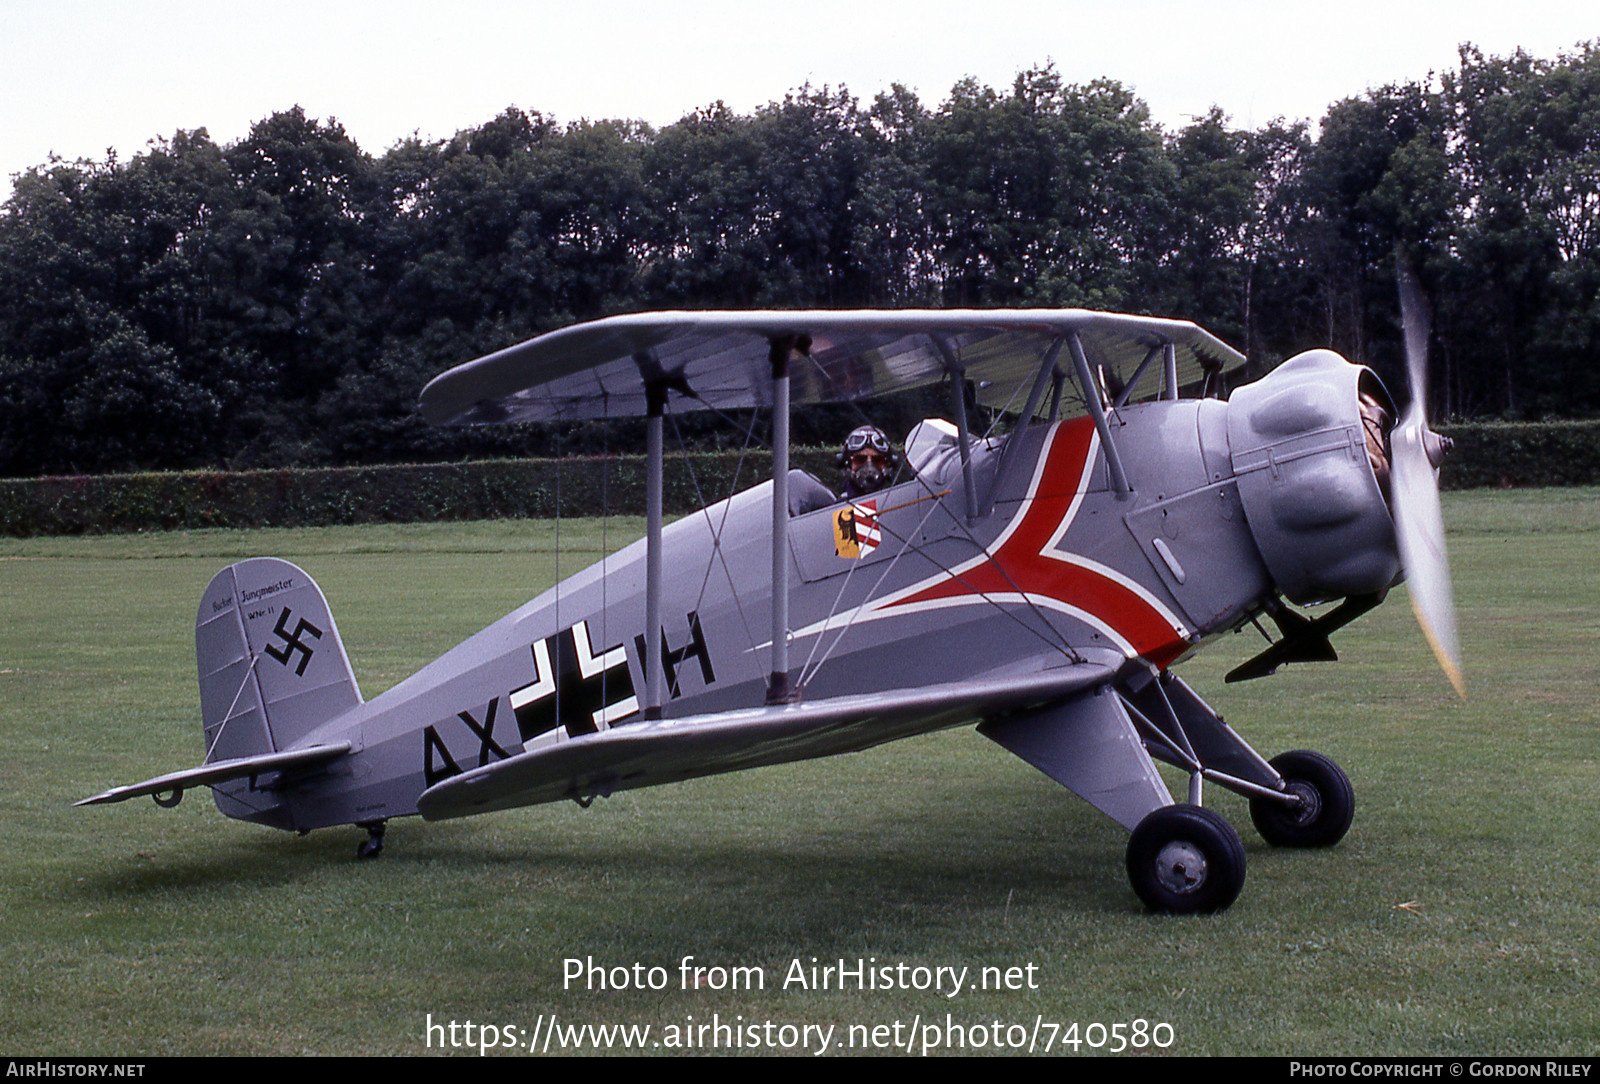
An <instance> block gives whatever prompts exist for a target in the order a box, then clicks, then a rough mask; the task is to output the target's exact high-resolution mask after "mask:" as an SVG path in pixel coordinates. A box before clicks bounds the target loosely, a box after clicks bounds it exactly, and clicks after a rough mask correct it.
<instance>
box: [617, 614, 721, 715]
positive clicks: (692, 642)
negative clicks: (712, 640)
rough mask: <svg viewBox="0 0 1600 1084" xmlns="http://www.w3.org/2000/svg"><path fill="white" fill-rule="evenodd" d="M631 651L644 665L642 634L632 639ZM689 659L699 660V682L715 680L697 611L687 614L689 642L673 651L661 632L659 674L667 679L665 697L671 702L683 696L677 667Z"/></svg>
mask: <svg viewBox="0 0 1600 1084" xmlns="http://www.w3.org/2000/svg"><path fill="white" fill-rule="evenodd" d="M633 649H634V651H635V652H636V653H637V654H638V656H639V664H640V665H641V666H643V665H644V633H642V632H641V633H640V634H639V635H637V636H635V637H634V638H633ZM689 659H698V660H700V680H701V681H704V682H705V683H706V684H707V685H710V684H712V683H714V682H715V681H716V680H717V674H716V671H714V670H712V669H711V649H710V648H708V647H706V634H705V633H704V632H703V631H701V629H700V614H699V612H698V611H695V610H691V611H690V612H689V642H688V643H686V644H684V645H683V646H682V647H680V648H678V649H677V650H676V651H674V650H673V649H672V648H670V647H668V646H667V630H666V629H665V628H663V629H662V630H661V672H662V675H663V676H664V677H665V678H666V679H667V690H668V693H667V695H668V696H670V697H671V698H672V699H673V700H676V699H678V697H680V696H682V695H683V689H682V688H681V687H680V686H679V684H678V667H680V666H682V665H683V664H684V663H685V662H686V661H687V660H689Z"/></svg>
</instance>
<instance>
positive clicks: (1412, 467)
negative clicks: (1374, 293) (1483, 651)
mask: <svg viewBox="0 0 1600 1084" xmlns="http://www.w3.org/2000/svg"><path fill="white" fill-rule="evenodd" d="M1395 262H1396V268H1397V271H1398V277H1399V280H1400V318H1401V322H1402V324H1403V327H1404V331H1405V339H1406V377H1407V383H1408V384H1409V385H1410V387H1411V402H1410V404H1409V405H1408V406H1407V407H1406V409H1405V412H1404V413H1403V414H1401V416H1400V421H1399V422H1398V423H1397V424H1396V425H1395V427H1394V430H1393V431H1392V432H1391V433H1390V436H1389V443H1390V470H1391V474H1390V486H1391V488H1392V491H1393V495H1394V503H1393V507H1394V521H1395V536H1396V538H1397V539H1398V541H1399V543H1400V565H1401V567H1402V568H1404V569H1405V575H1406V584H1407V586H1408V588H1409V591H1410V595H1411V609H1412V610H1413V611H1414V612H1415V613H1416V615H1417V623H1418V624H1420V625H1421V626H1422V632H1423V635H1424V636H1426V637H1427V638H1428V645H1429V646H1430V647H1432V648H1433V653H1434V655H1435V656H1436V657H1437V658H1438V660H1439V665H1440V666H1441V667H1442V668H1443V669H1444V672H1445V676H1447V677H1448V678H1449V679H1450V684H1451V685H1453V686H1455V690H1456V695H1457V696H1459V697H1461V698H1462V699H1466V695H1467V694H1466V689H1465V687H1464V686H1463V684H1462V680H1461V649H1460V646H1459V645H1458V644H1457V642H1456V608H1455V602H1454V600H1453V599H1452V597H1451V590H1450V561H1449V558H1448V556H1447V555H1446V554H1445V547H1444V517H1443V516H1442V514H1441V513H1440V510H1439V477H1438V469H1439V464H1440V463H1441V462H1443V460H1444V456H1445V453H1446V452H1447V451H1448V450H1449V448H1450V441H1449V440H1448V439H1447V438H1444V437H1441V436H1439V435H1438V434H1437V433H1435V432H1434V431H1433V430H1432V429H1430V428H1428V333H1429V320H1430V317H1429V313H1428V301H1427V298H1426V297H1425V296H1424V295H1423V292H1422V287H1421V285H1420V284H1419V283H1418V282H1417V278H1416V275H1415V274H1414V273H1413V272H1412V270H1411V267H1410V265H1409V264H1408V263H1407V262H1406V260H1405V258H1404V257H1403V256H1398V257H1397V258H1396V261H1395Z"/></svg>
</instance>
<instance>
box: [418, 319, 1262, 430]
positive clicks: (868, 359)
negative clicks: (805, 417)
mask: <svg viewBox="0 0 1600 1084" xmlns="http://www.w3.org/2000/svg"><path fill="white" fill-rule="evenodd" d="M1069 332H1076V333H1077V335H1078V337H1079V340H1080V341H1081V342H1082V343H1083V348H1084V353H1085V355H1086V356H1087V357H1088V359H1089V362H1090V364H1091V365H1093V366H1098V367H1100V368H1102V369H1103V371H1104V372H1105V373H1106V374H1107V375H1108V377H1113V378H1116V379H1120V380H1123V381H1126V380H1127V379H1128V378H1129V377H1131V376H1132V374H1133V371H1134V370H1135V369H1136V368H1137V367H1138V366H1139V364H1140V363H1141V362H1143V361H1144V360H1145V358H1146V357H1148V356H1149V354H1150V352H1151V351H1152V350H1156V349H1159V348H1161V347H1163V346H1165V345H1167V344H1171V345H1172V346H1173V347H1174V348H1175V350H1176V353H1177V360H1178V374H1179V383H1180V385H1182V386H1189V385H1191V384H1196V383H1198V382H1200V381H1201V380H1202V379H1203V378H1204V377H1205V375H1206V374H1207V373H1212V372H1217V371H1227V370H1230V369H1233V368H1235V367H1236V366H1239V365H1242V364H1243V363H1244V355H1242V354H1240V353H1239V352H1238V351H1237V350H1234V349H1233V348H1232V347H1230V346H1228V345H1226V344H1225V343H1223V342H1222V341H1221V340H1219V339H1217V338H1216V337H1215V336H1213V335H1211V334H1209V333H1208V332H1206V331H1203V330H1201V329H1200V328H1199V327H1197V326H1195V325H1194V324H1192V323H1189V322H1188V321H1186V320H1162V319H1157V318H1155V317H1149V316H1126V315H1121V314H1118V313H1105V312H1090V311H1087V310H1084V309H993V310H971V309H967V310H962V309H945V310H917V309H898V310H889V309H885V310H863V311H856V312H832V311H801V310H796V311H784V310H769V311H757V312H648V313H637V314H634V315H629V316H611V317H607V318H605V319H603V320H594V321H591V322H589V323H584V324H575V325H573V326H571V327H567V328H562V329H561V330H560V331H553V332H550V333H549V334H547V335H541V336H539V337H538V338H535V339H529V340H528V341H527V342H524V343H520V344H518V345H516V346H511V347H507V348H506V349H504V350H501V351H498V352H497V353H494V354H489V355H487V356H486V357H481V358H479V359H477V360H476V361H470V362H467V363H466V364H465V365H459V366H457V367H456V368H454V369H451V370H450V371H448V372H446V373H443V374H442V375H440V376H439V377H437V378H435V379H434V380H433V381H432V382H431V383H430V384H429V385H428V386H427V387H426V388H424V389H423V392H422V401H421V407H422V413H423V416H424V417H425V418H427V420H428V421H429V422H430V423H432V424H434V425H450V424H457V425H470V424H482V423H489V422H517V421H544V420H549V419H552V418H602V417H627V416H639V415H642V414H643V413H644V412H645V392H644V381H645V379H651V378H666V379H668V380H670V381H672V385H673V386H674V387H678V388H680V389H681V388H683V387H684V386H687V388H688V389H689V391H690V393H691V394H692V395H693V396H694V397H695V398H696V399H698V400H699V403H700V405H703V406H706V407H715V408H717V409H719V410H726V409H731V408H736V407H751V406H765V405H767V404H768V403H769V402H770V401H771V386H772V379H771V369H770V362H769V360H768V359H769V350H770V345H769V344H770V342H771V340H772V339H773V338H778V337H784V336H789V335H796V336H808V337H809V338H810V340H811V347H810V360H809V363H807V364H803V365H802V366H800V367H799V369H798V371H795V370H793V369H791V385H792V386H791V401H792V402H794V403H797V404H799V403H807V402H823V401H830V400H844V399H860V398H866V397H869V396H873V395H881V394H884V393H885V392H891V391H898V390H901V389H904V388H912V387H916V386H918V385H922V384H928V383H932V382H934V381H937V380H940V379H943V378H944V377H945V376H946V374H947V373H948V371H949V369H948V365H947V362H946V356H947V354H948V356H949V357H950V358H951V359H952V360H953V362H954V363H955V364H957V365H959V366H960V367H961V369H962V370H963V371H964V372H965V373H966V375H967V376H968V377H969V378H971V379H974V380H977V381H979V382H980V384H982V383H983V382H989V383H993V384H996V385H1001V386H1006V387H1008V388H1009V387H1010V386H1012V385H1015V384H1017V383H1019V382H1020V381H1022V380H1023V379H1025V378H1026V377H1028V376H1029V375H1031V374H1032V373H1033V372H1034V370H1036V369H1037V368H1038V366H1039V363H1040V361H1041V360H1042V359H1043V357H1044V355H1045V352H1046V351H1047V350H1049V349H1050V347H1051V345H1052V344H1054V343H1056V342H1057V341H1058V340H1060V339H1061V338H1062V337H1063V336H1065V335H1066V334H1068V333H1069ZM1062 365H1063V368H1070V363H1069V362H1068V361H1067V360H1066V358H1065V357H1063V359H1062ZM680 402H681V401H680ZM681 405H682V406H684V407H686V408H691V409H692V407H693V404H692V403H681Z"/></svg>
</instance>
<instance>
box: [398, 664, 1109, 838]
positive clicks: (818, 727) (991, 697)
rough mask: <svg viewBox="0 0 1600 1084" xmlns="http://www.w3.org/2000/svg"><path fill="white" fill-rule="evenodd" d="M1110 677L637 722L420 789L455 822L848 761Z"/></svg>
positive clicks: (972, 684) (1076, 675)
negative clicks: (834, 759) (813, 762)
mask: <svg viewBox="0 0 1600 1084" xmlns="http://www.w3.org/2000/svg"><path fill="white" fill-rule="evenodd" d="M1113 676H1114V674H1113V671H1112V670H1111V669H1110V668H1108V667H1105V666H1100V665H1096V664H1092V663H1079V664H1076V665H1073V666H1067V667H1062V668H1060V669H1057V670H1053V671H1048V672H1045V673H1036V674H1031V675H1028V676H1026V677H1023V678H1010V679H1006V680H1000V679H991V680H987V681H968V682H960V683H957V684H952V685H938V686H932V687H929V688H926V689H914V690H908V689H902V690H894V691H892V692H886V693H870V694H866V695H860V696H843V697H835V698H833V699H830V700H817V701H813V702H810V703H801V704H782V705H775V706H771V707H762V708H750V709H747V710H743V711H730V712H722V713H719V714H713V715H694V716H688V717H686V718H682V719H668V720H662V721H659V722H653V723H632V724H628V725H625V726H619V727H616V728H614V729H611V730H605V731H601V732H600V733H598V734H591V735H587V736H585V737H581V738H575V739H573V740H572V741H567V742H562V743H560V744H558V745H553V746H549V747H546V748H543V749H536V750H533V751H531V752H527V753H521V754H519V755H517V756H514V757H511V758H509V759H507V760H501V761H497V762H495V763H493V764H489V765H486V766H484V767H481V768H475V769H473V770H472V771H469V772H466V773H464V774H462V775H458V776H454V777H452V778H450V779H447V780H445V781H444V782H441V783H437V784H435V785H434V786H432V787H430V788H429V789H428V790H426V791H425V792H423V795H422V797H421V799H420V800H419V801H418V802H417V808H418V810H419V811H420V812H421V813H422V815H423V817H425V818H426V819H428V820H448V819H449V818H452V817H465V816H470V815H472V814H475V813H486V812H489V811H491V810H496V809H512V808H515V807H517V806H524V805H534V804H537V803H539V802H554V801H559V800H560V799H562V798H585V797H589V796H592V795H595V794H610V793H612V792H613V791H618V790H630V789H633V788H636V787H647V786H654V785H656V784H658V783H672V782H677V781H678V780H682V779H692V778H695V777H697V776H702V775H715V774H718V773H720V772H731V771H738V770H740V769H743V768H754V767H759V766H761V765H764V764H780V763H786V762H788V761H792V760H805V759H808V758H812V757H821V756H830V755H832V754H834V753H846V752H851V751H854V750H857V749H866V748H869V747H870V746H874V745H880V744H882V743H883V742H887V741H893V740H895V739H897V738H905V737H909V736H911V735H913V734H921V733H925V732H927V731H932V730H938V729H941V728H943V727H948V726H956V725H958V724H960V723H964V722H969V721H971V720H974V719H977V718H979V717H985V716H994V715H997V714H999V713H1001V712H1006V711H1011V710H1016V709H1022V708H1029V707H1036V706H1038V705H1041V704H1046V703H1050V702H1052V701H1055V700H1059V699H1061V698H1063V697H1066V696H1070V695H1071V694H1073V693H1075V692H1078V691H1080V690H1082V689H1085V688H1089V687H1091V686H1094V685H1099V684H1102V683H1104V682H1107V681H1110V680H1111V678H1112V677H1113Z"/></svg>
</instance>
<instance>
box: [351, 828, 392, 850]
mask: <svg viewBox="0 0 1600 1084" xmlns="http://www.w3.org/2000/svg"><path fill="white" fill-rule="evenodd" d="M387 823H388V822H387V821H365V822H363V823H361V824H358V825H356V827H357V828H365V829H366V830H367V838H366V839H363V840H362V841H361V843H360V844H359V845H358V846H357V847H356V857H357V858H376V857H378V855H380V854H382V853H383V829H384V827H385V825H386V824H387Z"/></svg>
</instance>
